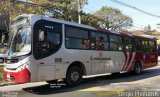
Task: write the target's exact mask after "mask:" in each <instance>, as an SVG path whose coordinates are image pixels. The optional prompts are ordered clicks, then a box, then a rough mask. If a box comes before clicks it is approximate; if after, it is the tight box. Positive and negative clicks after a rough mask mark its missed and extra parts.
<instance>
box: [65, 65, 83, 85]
mask: <svg viewBox="0 0 160 97" xmlns="http://www.w3.org/2000/svg"><path fill="white" fill-rule="evenodd" d="M81 81H82V70H81V69H80V68H79V67H76V66H74V67H71V68H69V70H68V72H67V75H66V79H65V82H66V84H67V85H68V86H71V87H73V86H77V85H79V84H80V83H81Z"/></svg>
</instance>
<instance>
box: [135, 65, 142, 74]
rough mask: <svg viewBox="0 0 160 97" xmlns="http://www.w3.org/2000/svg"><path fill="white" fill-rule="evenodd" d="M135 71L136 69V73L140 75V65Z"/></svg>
mask: <svg viewBox="0 0 160 97" xmlns="http://www.w3.org/2000/svg"><path fill="white" fill-rule="evenodd" d="M135 69H136V73H137V74H139V73H140V71H141V68H140V66H139V65H136V68H135Z"/></svg>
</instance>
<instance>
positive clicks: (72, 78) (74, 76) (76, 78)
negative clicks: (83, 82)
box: [70, 72, 79, 81]
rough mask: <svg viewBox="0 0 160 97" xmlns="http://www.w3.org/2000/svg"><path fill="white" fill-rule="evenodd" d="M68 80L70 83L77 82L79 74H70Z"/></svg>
mask: <svg viewBox="0 0 160 97" xmlns="http://www.w3.org/2000/svg"><path fill="white" fill-rule="evenodd" d="M70 78H71V80H72V81H78V79H79V73H78V72H72V73H71V76H70Z"/></svg>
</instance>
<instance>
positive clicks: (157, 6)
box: [83, 0, 160, 29]
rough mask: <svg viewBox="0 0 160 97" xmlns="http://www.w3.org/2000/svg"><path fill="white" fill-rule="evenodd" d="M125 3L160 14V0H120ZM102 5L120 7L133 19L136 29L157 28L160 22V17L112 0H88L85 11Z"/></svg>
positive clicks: (88, 11) (90, 10) (97, 8)
mask: <svg viewBox="0 0 160 97" xmlns="http://www.w3.org/2000/svg"><path fill="white" fill-rule="evenodd" d="M118 1H121V2H123V3H125V4H128V5H131V6H134V7H136V8H138V9H141V10H144V11H146V12H149V13H152V14H155V15H157V16H160V0H118ZM102 6H109V7H114V8H118V9H119V10H121V11H122V13H123V14H125V15H128V16H129V17H131V18H132V19H133V25H134V27H133V28H134V29H142V28H144V27H145V26H148V25H150V26H151V28H152V29H157V27H158V25H157V24H160V18H157V17H153V16H149V15H146V14H144V13H141V12H139V11H137V10H134V9H131V8H128V7H125V6H122V5H120V4H118V3H115V2H113V1H112V0H88V5H85V6H84V8H83V11H85V12H87V13H93V12H95V11H96V10H99V9H100V8H101V7H102Z"/></svg>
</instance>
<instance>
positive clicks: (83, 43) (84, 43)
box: [82, 39, 89, 49]
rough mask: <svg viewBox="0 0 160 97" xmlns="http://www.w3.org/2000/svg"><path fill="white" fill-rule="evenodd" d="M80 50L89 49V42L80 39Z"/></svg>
mask: <svg viewBox="0 0 160 97" xmlns="http://www.w3.org/2000/svg"><path fill="white" fill-rule="evenodd" d="M82 48H83V49H88V48H89V40H87V39H82Z"/></svg>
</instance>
